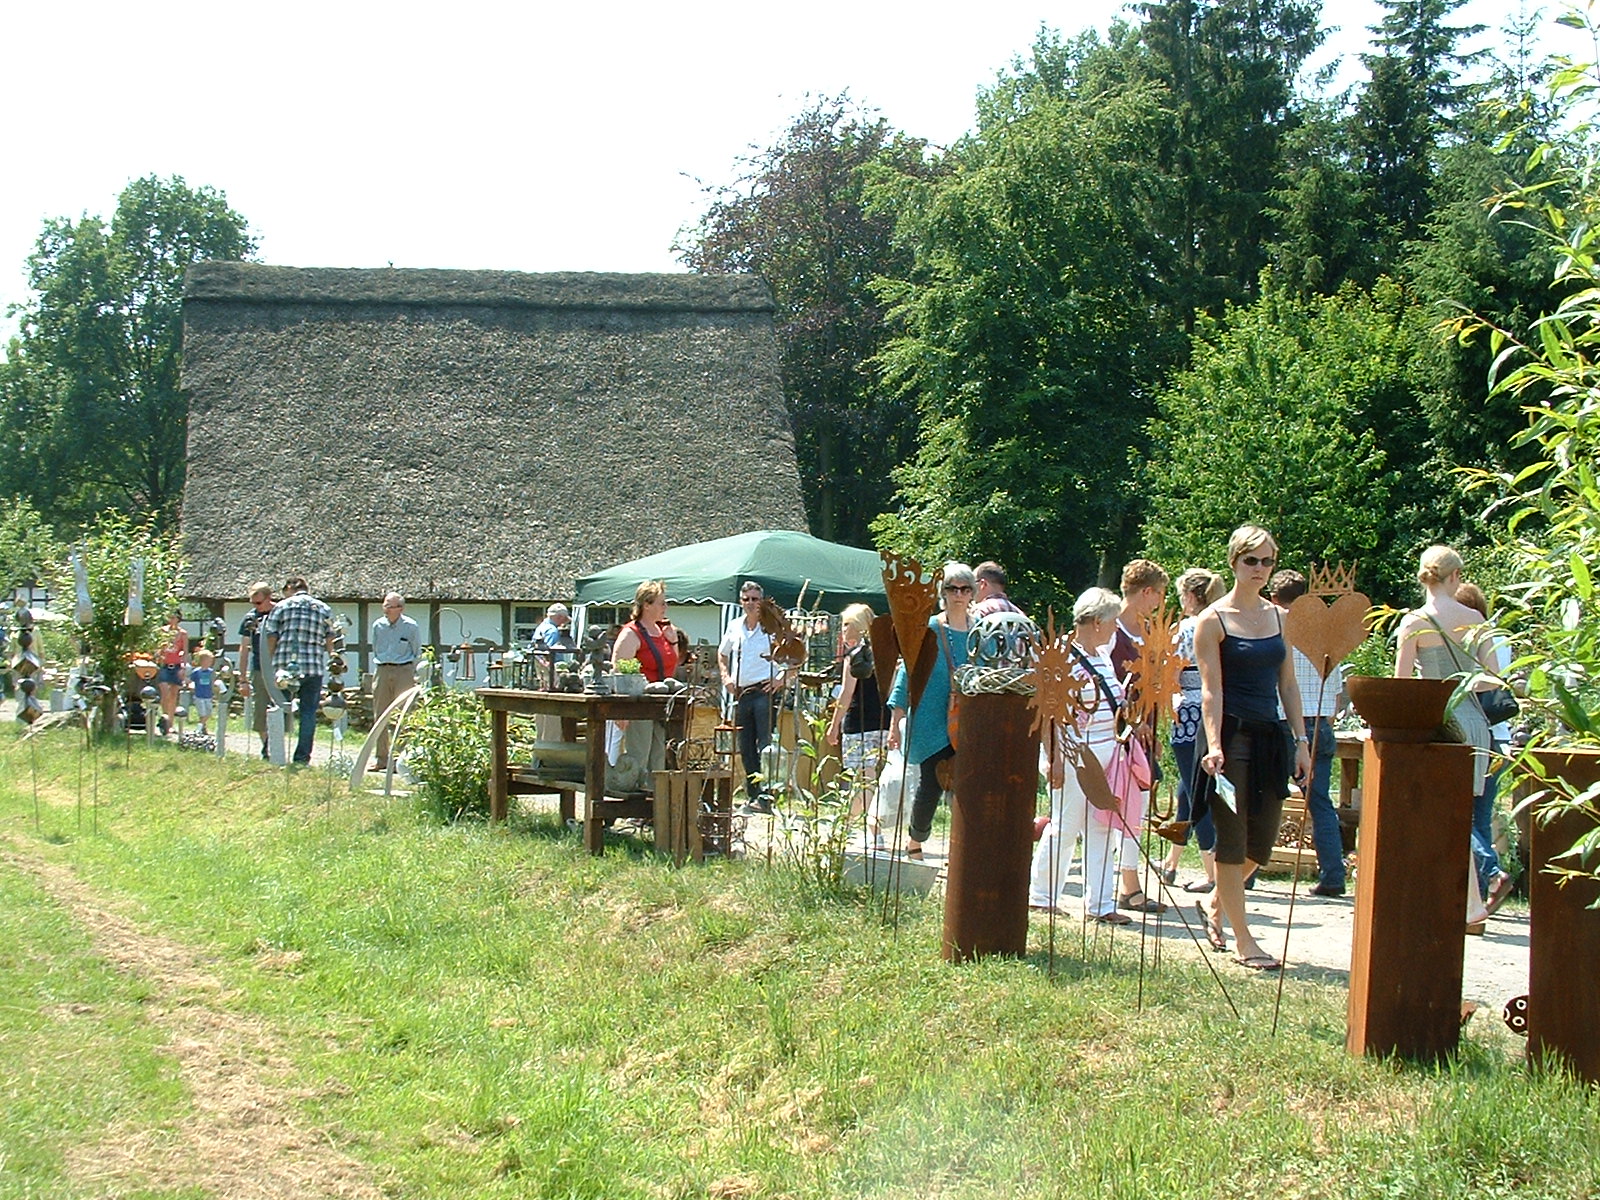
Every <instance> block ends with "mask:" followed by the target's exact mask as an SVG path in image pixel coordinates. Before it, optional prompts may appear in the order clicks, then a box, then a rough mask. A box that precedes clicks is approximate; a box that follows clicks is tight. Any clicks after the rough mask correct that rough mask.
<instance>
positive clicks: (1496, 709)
mask: <svg viewBox="0 0 1600 1200" xmlns="http://www.w3.org/2000/svg"><path fill="white" fill-rule="evenodd" d="M1476 695H1477V697H1478V707H1479V708H1481V709H1483V716H1484V719H1485V720H1486V721H1488V722H1489V724H1491V725H1498V724H1500V723H1501V722H1502V721H1509V720H1511V719H1512V718H1513V717H1515V716H1516V715H1517V713H1518V712H1519V711H1520V709H1519V708H1518V706H1517V698H1516V697H1515V696H1514V695H1512V694H1511V689H1510V688H1508V687H1497V688H1490V689H1489V690H1488V691H1487V692H1478V693H1476Z"/></svg>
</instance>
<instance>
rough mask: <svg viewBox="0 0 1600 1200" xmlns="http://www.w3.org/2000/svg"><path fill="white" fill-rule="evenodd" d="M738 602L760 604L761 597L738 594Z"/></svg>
mask: <svg viewBox="0 0 1600 1200" xmlns="http://www.w3.org/2000/svg"><path fill="white" fill-rule="evenodd" d="M739 603H740V604H760V603H761V597H760V596H740V597H739Z"/></svg>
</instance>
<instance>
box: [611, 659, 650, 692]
mask: <svg viewBox="0 0 1600 1200" xmlns="http://www.w3.org/2000/svg"><path fill="white" fill-rule="evenodd" d="M646 682H647V681H646V679H645V677H644V666H643V664H641V663H640V662H639V660H638V659H637V658H619V659H617V661H616V662H614V663H612V664H611V690H612V691H614V692H616V693H617V694H618V695H622V696H642V695H644V685H645V683H646Z"/></svg>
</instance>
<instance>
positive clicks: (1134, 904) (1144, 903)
mask: <svg viewBox="0 0 1600 1200" xmlns="http://www.w3.org/2000/svg"><path fill="white" fill-rule="evenodd" d="M1117 907H1118V908H1125V909H1127V910H1128V911H1129V912H1142V913H1164V912H1166V911H1167V906H1166V905H1165V904H1163V903H1161V901H1159V900H1152V899H1150V897H1149V896H1146V895H1145V894H1144V893H1143V892H1130V893H1128V895H1126V896H1122V897H1120V898H1119V899H1118V900H1117Z"/></svg>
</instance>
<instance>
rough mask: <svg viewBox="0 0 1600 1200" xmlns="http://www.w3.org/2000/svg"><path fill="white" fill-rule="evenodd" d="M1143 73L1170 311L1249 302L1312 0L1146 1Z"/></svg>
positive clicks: (1291, 118) (1314, 31)
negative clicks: (1152, 97)
mask: <svg viewBox="0 0 1600 1200" xmlns="http://www.w3.org/2000/svg"><path fill="white" fill-rule="evenodd" d="M1137 8H1138V10H1139V12H1140V13H1141V14H1142V15H1143V21H1142V24H1141V26H1140V30H1139V36H1140V40H1141V42H1142V44H1143V46H1144V48H1145V51H1146V54H1145V58H1144V60H1143V63H1142V67H1143V69H1144V71H1145V72H1147V77H1148V78H1149V79H1151V80H1153V81H1154V82H1156V83H1158V84H1159V85H1160V86H1161V87H1162V88H1163V89H1164V92H1165V96H1166V110H1167V113H1168V118H1169V120H1168V123H1167V125H1166V130H1165V136H1164V138H1163V139H1162V143H1161V146H1160V148H1159V151H1158V157H1157V162H1158V164H1159V166H1160V168H1161V170H1162V172H1163V173H1164V174H1165V175H1166V177H1167V179H1168V181H1169V182H1168V187H1167V189H1166V191H1165V197H1166V204H1165V206H1164V216H1163V223H1164V224H1165V225H1166V226H1167V231H1168V236H1169V238H1170V241H1171V244H1172V246H1173V248H1174V256H1175V260H1176V261H1175V263H1174V267H1175V269H1176V278H1175V281H1174V282H1175V285H1176V288H1177V291H1178V293H1179V294H1180V295H1181V296H1182V305H1183V309H1184V311H1183V312H1182V314H1181V316H1182V319H1183V323H1184V326H1185V328H1186V329H1188V328H1192V325H1193V317H1194V313H1195V312H1196V311H1205V312H1217V311H1220V308H1221V306H1222V304H1223V303H1224V302H1226V301H1238V300H1242V299H1246V298H1248V297H1249V296H1250V295H1251V294H1252V293H1253V291H1254V289H1255V286H1256V280H1257V278H1258V277H1259V275H1260V272H1261V268H1262V267H1263V266H1264V265H1265V264H1266V262H1267V256H1268V253H1269V244H1270V242H1271V241H1272V237H1273V233H1274V228H1273V210H1272V206H1271V203H1270V201H1271V197H1272V195H1273V193H1275V192H1276V191H1278V190H1280V189H1281V188H1282V187H1283V186H1284V182H1285V176H1284V151H1285V138H1286V137H1287V136H1288V135H1289V134H1290V133H1291V132H1292V131H1293V130H1294V129H1295V127H1296V126H1297V124H1298V123H1299V119H1300V114H1299V105H1298V103H1297V100H1296V95H1295V90H1294V82H1295V77H1296V75H1297V74H1298V73H1299V71H1300V69H1301V67H1302V66H1303V65H1304V64H1305V62H1306V59H1307V58H1308V57H1309V56H1310V55H1311V54H1312V52H1313V51H1315V50H1316V48H1317V46H1318V45H1319V44H1320V42H1321V40H1322V34H1321V32H1320V31H1319V29H1318V23H1317V21H1318V13H1319V8H1320V5H1319V4H1318V3H1317V2H1316V0H1147V2H1145V3H1141V4H1139V5H1138V6H1137Z"/></svg>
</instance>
